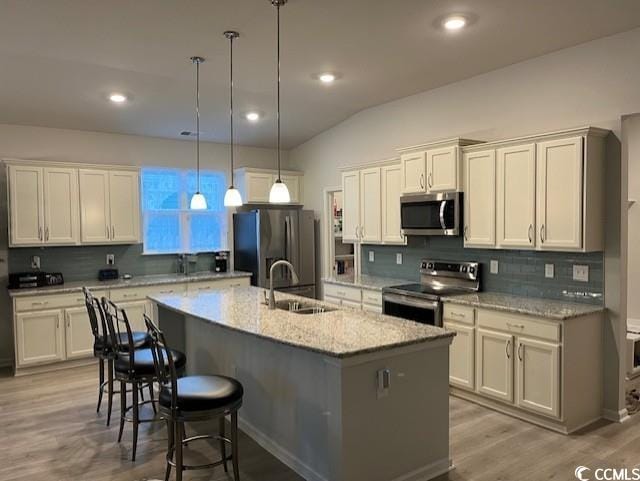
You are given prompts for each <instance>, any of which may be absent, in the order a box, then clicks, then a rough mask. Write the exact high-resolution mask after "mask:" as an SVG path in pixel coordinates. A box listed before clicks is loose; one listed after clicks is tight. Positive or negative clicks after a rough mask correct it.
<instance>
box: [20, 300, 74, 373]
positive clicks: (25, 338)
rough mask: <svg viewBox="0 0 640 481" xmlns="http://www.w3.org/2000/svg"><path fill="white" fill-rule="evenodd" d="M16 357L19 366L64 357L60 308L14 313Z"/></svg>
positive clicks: (58, 359) (57, 359) (60, 359)
mask: <svg viewBox="0 0 640 481" xmlns="http://www.w3.org/2000/svg"><path fill="white" fill-rule="evenodd" d="M15 326H16V357H17V363H18V365H19V366H29V365H33V364H42V363H47V362H55V361H62V360H63V359H64V355H65V352H64V334H63V333H64V325H63V323H62V310H60V309H56V310H50V311H38V312H25V313H19V314H17V315H16V324H15Z"/></svg>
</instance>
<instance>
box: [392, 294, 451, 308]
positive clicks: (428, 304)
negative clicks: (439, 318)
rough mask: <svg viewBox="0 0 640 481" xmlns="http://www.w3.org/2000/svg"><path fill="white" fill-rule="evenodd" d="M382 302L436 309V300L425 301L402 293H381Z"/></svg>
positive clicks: (437, 304)
mask: <svg viewBox="0 0 640 481" xmlns="http://www.w3.org/2000/svg"><path fill="white" fill-rule="evenodd" d="M382 302H383V303H385V302H393V303H395V304H403V305H405V306H412V307H420V308H422V309H429V310H432V311H437V310H438V306H439V304H440V303H439V302H438V301H426V300H424V299H415V298H413V297H409V296H404V295H402V294H392V293H384V294H383V295H382Z"/></svg>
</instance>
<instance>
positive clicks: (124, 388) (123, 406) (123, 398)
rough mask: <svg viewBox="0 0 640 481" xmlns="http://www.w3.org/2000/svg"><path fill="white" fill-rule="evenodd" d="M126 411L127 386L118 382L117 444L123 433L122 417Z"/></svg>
mask: <svg viewBox="0 0 640 481" xmlns="http://www.w3.org/2000/svg"><path fill="white" fill-rule="evenodd" d="M126 410H127V385H126V384H125V383H124V382H122V381H120V432H119V433H118V442H120V441H122V431H124V416H125V414H126V413H125V411H126Z"/></svg>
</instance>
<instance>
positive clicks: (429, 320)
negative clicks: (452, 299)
mask: <svg viewBox="0 0 640 481" xmlns="http://www.w3.org/2000/svg"><path fill="white" fill-rule="evenodd" d="M479 270H480V266H479V264H478V263H477V262H448V261H432V260H427V259H422V261H420V283H419V284H417V283H416V284H403V285H401V286H391V287H385V288H384V289H382V312H384V313H385V314H389V315H390V316H396V317H402V318H404V319H410V320H412V321H416V322H420V323H422V324H431V325H434V326H440V327H441V326H442V301H441V298H442V297H443V296H449V295H455V294H468V293H471V292H477V291H478V290H479V289H480V280H479V278H480V276H479Z"/></svg>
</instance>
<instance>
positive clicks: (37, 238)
mask: <svg viewBox="0 0 640 481" xmlns="http://www.w3.org/2000/svg"><path fill="white" fill-rule="evenodd" d="M9 202H10V211H9V217H10V233H11V236H10V242H11V245H12V246H18V245H30V244H41V243H42V242H43V238H44V232H43V229H44V226H43V224H44V216H43V207H42V204H43V186H42V169H41V168H40V167H29V166H21V165H10V166H9Z"/></svg>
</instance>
